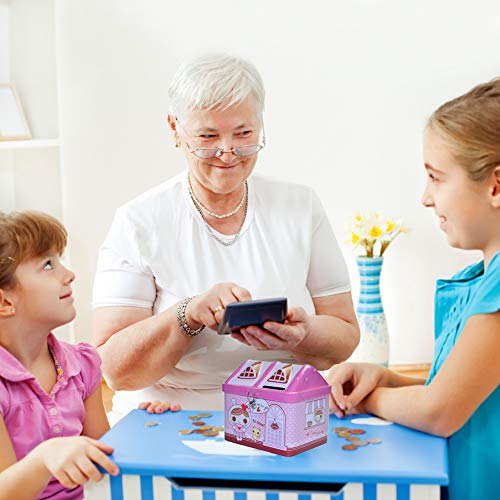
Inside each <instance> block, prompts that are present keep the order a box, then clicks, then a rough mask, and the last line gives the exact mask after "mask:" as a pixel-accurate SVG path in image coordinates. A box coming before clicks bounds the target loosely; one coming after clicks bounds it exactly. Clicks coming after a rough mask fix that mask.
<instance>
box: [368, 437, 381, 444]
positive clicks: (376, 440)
mask: <svg viewBox="0 0 500 500" xmlns="http://www.w3.org/2000/svg"><path fill="white" fill-rule="evenodd" d="M367 441H368V442H369V443H370V444H380V443H381V442H382V440H381V439H379V438H368V439H367Z"/></svg>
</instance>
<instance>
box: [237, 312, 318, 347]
mask: <svg viewBox="0 0 500 500" xmlns="http://www.w3.org/2000/svg"><path fill="white" fill-rule="evenodd" d="M310 330H311V327H310V317H309V315H308V314H307V313H306V312H305V311H304V309H302V307H294V308H293V309H290V310H289V311H288V314H287V316H286V321H285V323H276V322H275V321H266V322H265V323H264V325H263V328H260V327H258V326H246V327H245V328H242V329H241V330H240V333H232V334H231V336H232V337H233V338H234V339H236V340H239V341H240V342H243V343H244V344H247V345H249V346H252V347H255V349H258V350H259V351H280V350H283V351H293V350H295V349H296V348H297V346H298V345H299V344H300V343H301V342H302V341H303V340H304V339H305V338H306V337H307V335H308V334H309V332H310Z"/></svg>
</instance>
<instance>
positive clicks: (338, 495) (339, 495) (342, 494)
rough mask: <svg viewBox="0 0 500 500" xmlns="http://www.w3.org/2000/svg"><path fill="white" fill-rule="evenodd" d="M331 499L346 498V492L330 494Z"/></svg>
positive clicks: (341, 499)
mask: <svg viewBox="0 0 500 500" xmlns="http://www.w3.org/2000/svg"><path fill="white" fill-rule="evenodd" d="M330 499H331V500H344V492H343V491H339V492H338V493H337V494H336V495H330Z"/></svg>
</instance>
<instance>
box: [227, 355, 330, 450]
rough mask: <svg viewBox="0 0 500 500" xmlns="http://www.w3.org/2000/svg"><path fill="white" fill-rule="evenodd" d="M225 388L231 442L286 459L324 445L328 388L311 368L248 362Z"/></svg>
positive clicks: (235, 373)
mask: <svg viewBox="0 0 500 500" xmlns="http://www.w3.org/2000/svg"><path fill="white" fill-rule="evenodd" d="M222 390H223V392H224V430H225V438H226V440H227V441H232V442H233V443H238V444H243V445H245V446H250V447H252V448H258V449H260V450H266V451H270V452H272V453H277V454H279V455H285V456H288V457H289V456H292V455H297V454H298V453H302V452H303V451H306V450H309V449H311V448H314V447H315V446H319V445H322V444H325V443H326V440H327V437H328V398H329V394H330V386H329V385H328V383H327V382H326V380H325V379H324V378H323V377H322V376H321V375H320V373H319V372H318V371H317V370H316V369H315V368H313V367H312V366H310V365H294V364H289V363H280V362H278V361H255V360H248V361H246V362H245V363H243V364H242V365H241V366H240V367H239V368H238V369H237V370H235V371H234V372H233V373H232V375H231V376H230V377H229V378H228V379H227V380H226V382H225V383H224V384H222Z"/></svg>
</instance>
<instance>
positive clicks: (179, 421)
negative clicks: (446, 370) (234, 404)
mask: <svg viewBox="0 0 500 500" xmlns="http://www.w3.org/2000/svg"><path fill="white" fill-rule="evenodd" d="M198 413H204V411H203V412H202V411H200V412H195V411H180V412H177V413H170V412H168V413H165V414H163V415H150V414H148V413H147V412H145V411H144V410H133V411H132V412H130V413H129V414H128V415H127V416H126V417H125V418H124V419H123V420H121V421H120V422H118V423H117V424H116V425H115V426H114V427H113V428H112V429H111V430H110V431H109V432H107V433H106V434H105V435H104V436H103V437H102V438H101V441H103V442H104V443H106V444H109V445H110V446H112V447H113V448H114V449H115V453H114V455H113V456H112V458H113V460H114V461H115V462H116V463H117V464H118V466H119V467H120V470H121V474H136V475H139V476H140V480H141V494H142V498H143V499H144V500H146V499H148V500H149V499H152V498H153V480H152V478H153V476H164V477H167V478H168V479H169V480H170V481H171V482H172V483H173V484H174V485H176V486H177V487H178V488H180V489H178V490H174V489H173V490H172V492H173V500H179V498H182V496H183V494H182V488H202V489H203V490H204V493H203V498H204V500H212V499H213V498H214V493H213V490H220V489H226V488H230V489H232V490H239V491H240V492H243V491H249V490H255V489H257V490H265V491H267V492H273V491H274V492H279V491H295V492H298V493H299V500H306V498H307V496H306V495H308V494H310V493H314V492H328V493H330V494H339V498H342V492H341V489H342V487H343V486H344V485H345V484H346V483H362V484H363V492H364V499H365V500H369V499H370V500H371V499H375V498H376V485H377V483H395V484H396V491H397V499H398V500H408V499H409V498H410V484H427V485H446V484H448V458H447V446H446V440H445V439H442V438H439V437H435V436H431V435H429V434H425V433H422V432H418V431H414V430H411V429H408V428H406V427H402V426H399V425H397V424H392V425H388V426H371V425H370V426H368V425H359V424H354V423H351V422H350V421H351V420H352V419H353V418H354V417H347V418H345V419H342V420H339V419H337V418H336V417H335V416H333V415H331V416H330V426H329V427H330V430H331V429H332V428H333V427H337V426H345V427H349V428H356V427H359V428H361V429H364V430H366V434H364V435H363V436H361V437H362V439H366V438H369V437H377V438H380V439H381V440H382V443H380V444H370V445H367V446H364V447H361V448H359V449H357V450H355V451H346V450H343V449H342V445H344V444H348V442H347V441H346V440H345V439H342V438H339V437H337V435H336V434H335V433H334V432H329V436H328V443H327V444H325V445H322V446H319V447H317V448H313V449H312V450H309V451H306V452H304V453H301V454H299V455H296V456H294V457H283V456H279V455H274V454H267V455H266V456H238V455H230V456H228V455H216V454H213V455H212V454H210V455H206V454H203V453H200V452H199V451H196V450H194V449H192V448H191V447H189V446H187V445H185V444H183V441H192V440H194V441H204V440H207V439H208V440H210V441H208V444H209V445H210V446H211V447H212V446H215V445H217V444H218V443H217V441H219V443H220V442H221V441H223V433H221V434H220V435H219V436H220V437H206V436H204V435H202V434H189V435H180V434H179V430H180V429H190V428H191V429H194V428H195V427H194V426H193V425H192V422H191V420H189V419H188V417H189V416H191V415H197V414H198ZM210 413H212V414H213V416H212V417H211V418H208V419H205V422H206V423H207V424H210V425H212V426H222V425H223V413H222V412H210ZM360 417H367V416H359V415H358V416H356V418H360ZM150 421H156V422H158V425H157V426H155V427H146V426H145V425H144V424H145V423H146V422H150ZM220 444H222V443H220ZM233 446H239V445H233ZM245 448H246V447H245ZM248 450H252V449H251V448H248ZM110 485H111V496H112V499H113V500H119V499H122V498H123V487H122V477H121V475H120V476H117V477H110ZM176 491H177V492H180V493H179V494H176V493H175V492H176ZM339 492H340V493H339ZM174 497H176V498H174ZM245 498H246V494H245V493H236V494H235V500H244V499H245ZM276 499H277V494H276V493H269V494H268V500H276Z"/></svg>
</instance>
